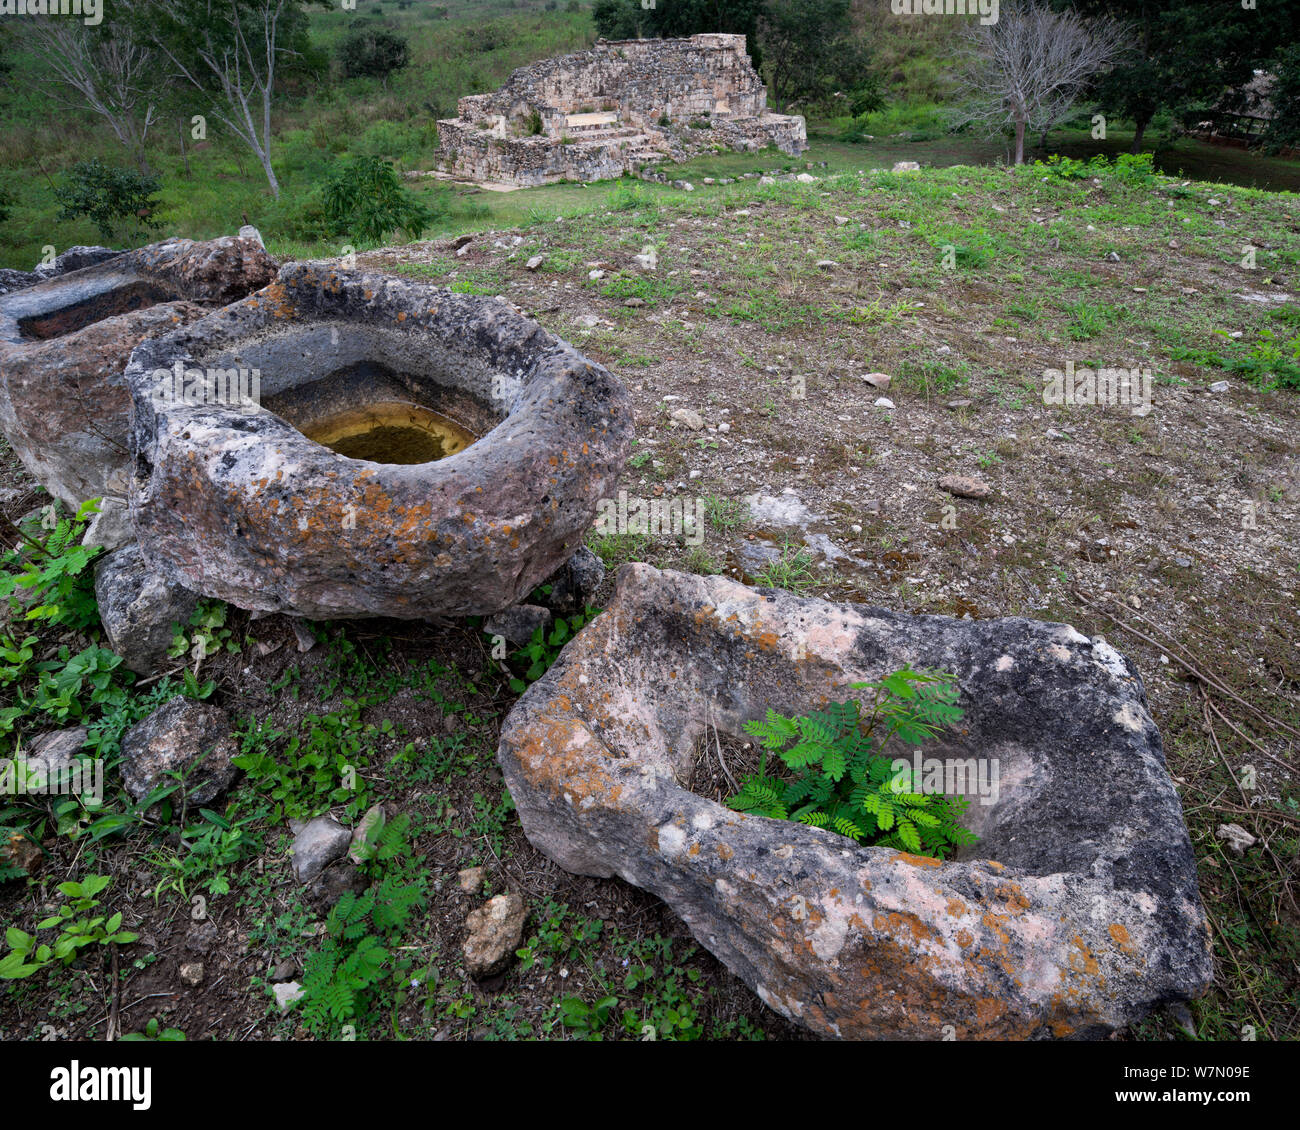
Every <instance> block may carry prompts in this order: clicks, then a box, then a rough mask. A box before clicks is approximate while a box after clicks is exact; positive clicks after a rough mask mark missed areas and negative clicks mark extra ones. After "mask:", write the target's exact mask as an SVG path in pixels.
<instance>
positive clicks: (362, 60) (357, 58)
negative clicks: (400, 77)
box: [338, 28, 411, 79]
mask: <svg viewBox="0 0 1300 1130" xmlns="http://www.w3.org/2000/svg"><path fill="white" fill-rule="evenodd" d="M338 59H339V62H340V63H341V64H342V66H343V73H344V75H346V76H347V77H348V78H363V77H368V78H378V79H386V78H388V76H389V75H391V74H392V73H393V72H394V71H399V70H401V69H402V68H403V67H405V66H406V65H407V64H408V63H409V62H410V61H411V55H410V49H409V48H408V47H407V44H406V40H404V39H403V38H402V37H401V36H399V35H394V34H393V33H392V32H391V31H385V30H384V29H383V28H364V29H362V30H359V31H353V32H350V33H349V34H348V35H347V37H346V38H345V39H344V40H343V42H342V43H341V44H339V49H338Z"/></svg>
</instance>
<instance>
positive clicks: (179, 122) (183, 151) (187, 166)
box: [176, 118, 194, 177]
mask: <svg viewBox="0 0 1300 1130" xmlns="http://www.w3.org/2000/svg"><path fill="white" fill-rule="evenodd" d="M176 124H177V125H179V126H180V138H181V160H182V161H183V162H184V163H185V175H186V177H192V176H193V175H194V174H193V173H192V172H190V154H189V151H188V150H187V149H186V148H185V126H186V121H185V119H184V118H177V119H176Z"/></svg>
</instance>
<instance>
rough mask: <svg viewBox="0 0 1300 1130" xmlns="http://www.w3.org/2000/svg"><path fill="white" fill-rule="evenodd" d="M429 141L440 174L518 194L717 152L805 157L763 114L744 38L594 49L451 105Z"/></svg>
mask: <svg viewBox="0 0 1300 1130" xmlns="http://www.w3.org/2000/svg"><path fill="white" fill-rule="evenodd" d="M438 130H439V136H440V139H441V143H442V148H443V152H444V155H445V158H446V162H447V167H448V170H449V171H451V172H453V173H455V174H457V175H460V176H465V177H469V178H471V179H475V180H492V181H503V182H506V183H513V184H521V185H529V184H542V183H546V182H548V181H555V180H561V179H570V180H584V181H589V180H601V179H605V178H608V177H617V176H621V175H623V174H624V173H628V172H634V171H636V169H637V168H638V167H640V166H641V165H644V164H649V163H657V162H659V161H663V160H682V159H685V158H686V157H689V156H690V155H691V154H692V153H696V152H700V151H702V150H706V149H709V148H711V147H714V146H718V145H722V146H726V147H728V148H735V149H761V148H763V147H765V146H767V145H775V146H777V147H778V148H780V149H781V150H783V151H784V152H786V153H789V154H792V155H797V154H799V153H801V152H802V151H803V150H804V148H806V146H807V134H806V131H805V127H804V121H803V119H802V118H801V117H797V116H786V115H781V114H773V113H771V112H770V111H769V110H768V109H767V91H766V89H765V88H764V86H763V82H762V79H761V78H760V77H759V76H758V74H757V72H756V71H755V70H754V67H753V64H752V63H751V62H750V59H749V55H748V54H747V52H746V49H745V37H744V36H743V35H695V36H691V37H690V38H688V39H643V40H619V41H615V42H606V41H604V40H600V41H598V42H597V43H596V45H595V47H594V48H593V49H592V50H590V51H583V52H580V53H578V54H575V55H566V56H562V57H560V58H554V59H542V60H540V61H538V62H536V63H532V64H530V65H529V66H527V67H521V68H520V69H519V70H517V71H515V72H514V73H513V74H512V75H511V76H510V78H509V79H508V80H507V81H506V83H505V84H504V85H503V86H502V87H501V89H500V90H498V91H496V92H494V93H492V94H475V95H469V96H467V97H465V98H462V99H461V100H460V102H459V104H458V117H456V118H454V119H447V120H444V121H440V122H439V123H438Z"/></svg>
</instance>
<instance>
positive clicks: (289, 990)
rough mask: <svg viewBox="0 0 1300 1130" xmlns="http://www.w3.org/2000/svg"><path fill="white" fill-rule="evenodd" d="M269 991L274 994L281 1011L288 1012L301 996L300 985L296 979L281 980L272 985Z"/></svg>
mask: <svg viewBox="0 0 1300 1130" xmlns="http://www.w3.org/2000/svg"><path fill="white" fill-rule="evenodd" d="M271 992H273V993H274V994H275V1003H276V1004H277V1005H279V1006H280V1011H281V1012H288V1011H289V1009H291V1008H292V1007H293V1006H294V1005H295V1004H296V1003H297V1002H298V1001H300V1000H302V997H303V992H302V986H301V985H300V984H298V982H297V981H282V982H280V984H278V985H272V986H271Z"/></svg>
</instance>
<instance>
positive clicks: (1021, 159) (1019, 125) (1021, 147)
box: [1016, 118, 1025, 165]
mask: <svg viewBox="0 0 1300 1130" xmlns="http://www.w3.org/2000/svg"><path fill="white" fill-rule="evenodd" d="M1024 163H1025V122H1024V119H1023V118H1020V119H1018V120H1017V121H1016V164H1017V165H1023V164H1024Z"/></svg>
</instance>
